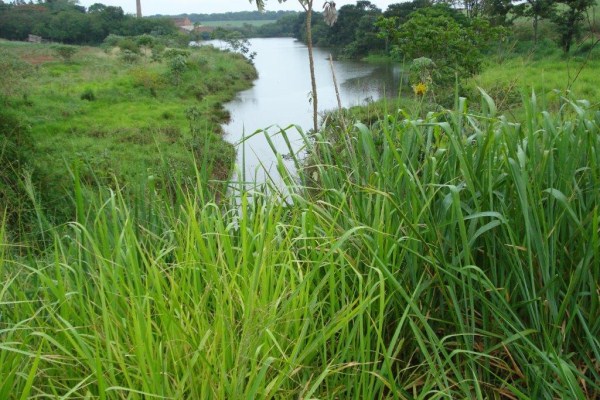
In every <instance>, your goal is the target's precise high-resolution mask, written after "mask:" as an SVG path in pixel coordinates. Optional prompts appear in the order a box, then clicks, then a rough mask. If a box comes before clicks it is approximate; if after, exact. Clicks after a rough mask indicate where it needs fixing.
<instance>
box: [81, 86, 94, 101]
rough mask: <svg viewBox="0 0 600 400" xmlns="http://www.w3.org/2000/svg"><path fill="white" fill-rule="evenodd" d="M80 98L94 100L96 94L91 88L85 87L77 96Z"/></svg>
mask: <svg viewBox="0 0 600 400" xmlns="http://www.w3.org/2000/svg"><path fill="white" fill-rule="evenodd" d="M79 97H80V99H81V100H87V101H94V100H96V95H95V94H94V91H93V90H92V89H89V88H88V89H85V90H84V91H83V93H81V96H79Z"/></svg>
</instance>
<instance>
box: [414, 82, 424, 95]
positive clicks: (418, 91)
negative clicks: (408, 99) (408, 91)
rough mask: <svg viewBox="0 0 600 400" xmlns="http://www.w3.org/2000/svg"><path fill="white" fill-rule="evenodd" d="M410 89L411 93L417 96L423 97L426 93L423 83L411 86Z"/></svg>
mask: <svg viewBox="0 0 600 400" xmlns="http://www.w3.org/2000/svg"><path fill="white" fill-rule="evenodd" d="M412 88H413V92H415V94H416V95H417V96H423V95H424V94H425V93H427V85H426V84H424V83H423V82H419V83H417V84H416V85H413V87H412Z"/></svg>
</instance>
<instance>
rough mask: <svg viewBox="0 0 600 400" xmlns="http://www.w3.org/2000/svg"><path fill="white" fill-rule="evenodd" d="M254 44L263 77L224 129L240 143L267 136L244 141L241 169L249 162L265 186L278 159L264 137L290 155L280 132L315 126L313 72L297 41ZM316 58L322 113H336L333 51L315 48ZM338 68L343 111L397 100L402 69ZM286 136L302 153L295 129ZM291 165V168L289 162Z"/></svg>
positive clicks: (341, 64) (237, 103)
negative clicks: (311, 76)
mask: <svg viewBox="0 0 600 400" xmlns="http://www.w3.org/2000/svg"><path fill="white" fill-rule="evenodd" d="M250 42H251V51H254V52H256V58H255V60H254V63H255V66H256V68H257V70H258V73H259V78H258V79H257V80H256V81H255V82H254V86H253V87H252V88H250V89H248V90H246V91H243V92H241V93H239V94H238V96H237V97H236V98H235V99H234V100H233V101H231V102H229V103H228V104H226V105H225V107H226V108H227V109H228V111H229V112H230V114H231V116H232V119H231V122H230V123H229V124H227V125H225V126H224V129H225V131H226V132H227V137H226V139H227V140H229V141H230V142H232V143H236V144H238V143H241V142H242V139H243V138H244V137H246V136H249V135H251V134H252V133H254V132H256V131H257V130H264V134H263V133H261V134H257V135H254V136H252V138H251V139H248V140H246V141H244V145H245V147H244V146H241V145H239V146H238V164H241V163H242V162H243V163H244V171H245V174H246V176H247V177H252V179H254V178H256V179H258V180H259V181H261V180H264V179H265V173H264V172H263V171H261V169H262V167H263V166H264V167H266V169H267V171H270V172H273V173H274V172H275V169H274V164H275V163H276V160H277V157H276V155H274V154H273V151H272V149H271V146H270V145H269V141H268V140H266V138H265V134H266V135H269V137H271V141H272V144H273V146H274V147H275V148H276V149H277V151H278V152H280V153H282V154H287V153H289V150H288V146H287V142H286V141H285V140H284V138H282V137H281V135H280V134H279V132H280V130H281V128H280V127H289V126H290V125H296V126H298V127H299V128H301V129H310V127H312V105H311V104H310V101H309V100H310V91H311V86H310V71H309V68H308V57H307V54H308V52H307V48H306V46H305V45H304V44H302V43H300V42H298V41H296V40H294V39H289V38H277V39H251V40H250ZM314 56H315V73H316V76H317V88H318V95H319V98H318V100H319V110H320V111H321V112H324V111H326V110H332V109H335V108H337V100H336V95H335V87H334V84H333V79H332V75H331V68H330V64H329V59H328V58H329V52H327V51H326V50H323V49H315V52H314ZM334 69H335V74H336V77H337V81H338V84H339V86H340V88H339V89H340V97H341V100H342V105H343V106H344V107H350V106H354V105H359V104H364V103H366V102H369V101H374V100H377V99H380V98H382V97H384V96H387V97H393V96H395V95H396V94H397V93H398V87H399V84H400V79H401V71H400V68H399V67H398V66H394V65H373V64H367V63H362V62H355V61H334ZM286 132H287V133H288V136H289V141H290V143H291V145H292V148H293V150H294V151H299V150H300V149H302V147H303V146H304V142H303V141H302V140H301V135H300V133H299V132H298V131H297V130H296V128H294V127H291V128H289V129H287V130H286ZM243 149H245V157H244V158H242V151H243ZM287 165H288V166H290V167H292V166H291V163H289V162H288V164H287ZM257 170H258V172H257ZM275 175H277V174H276V173H275Z"/></svg>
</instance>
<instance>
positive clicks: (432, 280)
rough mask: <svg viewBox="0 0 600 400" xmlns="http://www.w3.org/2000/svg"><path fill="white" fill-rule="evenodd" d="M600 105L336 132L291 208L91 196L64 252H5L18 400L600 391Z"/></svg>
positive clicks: (288, 203)
mask: <svg viewBox="0 0 600 400" xmlns="http://www.w3.org/2000/svg"><path fill="white" fill-rule="evenodd" d="M588 106H589V104H586V103H585V102H572V101H569V100H566V99H565V101H564V107H563V108H562V109H561V110H560V111H559V112H558V113H554V114H550V113H547V112H545V111H543V110H541V109H539V108H538V105H537V103H536V100H535V98H534V99H531V100H530V101H528V102H527V116H526V117H525V118H524V119H523V120H521V121H519V123H518V124H517V123H511V122H508V121H507V120H506V119H505V118H504V117H499V116H497V115H496V114H495V109H494V105H493V103H492V102H491V101H489V99H488V100H487V101H484V102H483V103H482V105H481V106H480V107H478V108H479V109H481V110H483V111H482V112H472V111H470V110H469V108H468V105H467V103H466V102H465V101H464V100H461V101H460V102H459V103H458V104H457V106H456V108H455V110H454V111H446V112H442V113H438V114H429V115H427V116H426V117H422V116H421V117H419V116H418V114H415V115H410V114H406V113H403V112H396V111H394V112H391V113H388V114H387V116H386V117H385V118H384V119H382V120H381V121H380V122H379V123H378V124H377V125H376V126H375V127H374V128H372V129H369V128H367V127H366V126H364V125H362V124H356V125H352V127H351V128H348V130H340V129H339V128H335V127H332V128H326V129H324V130H323V131H322V133H321V134H320V135H318V136H317V137H316V141H313V140H311V139H310V138H308V137H307V138H306V145H307V147H308V148H309V152H310V154H311V155H312V157H313V160H314V161H315V162H314V163H313V164H312V165H313V166H309V167H308V168H307V169H303V168H302V167H301V164H300V160H296V161H297V162H298V166H299V167H300V171H301V174H300V181H297V180H295V179H294V178H293V177H292V176H291V175H289V176H288V175H285V173H284V176H286V182H288V188H287V190H288V193H287V194H284V195H277V194H270V195H269V194H264V193H262V192H261V191H257V190H252V191H244V190H242V191H241V192H238V193H237V194H236V196H232V197H231V198H230V199H228V200H226V201H222V200H217V199H215V198H214V197H213V194H212V193H211V192H210V191H209V190H207V189H206V187H207V185H206V181H203V180H202V178H201V175H199V179H200V181H199V182H198V184H197V186H196V189H195V191H193V192H191V193H190V192H189V191H188V192H179V193H178V194H177V196H175V198H174V199H173V198H171V197H167V198H165V197H164V196H163V193H162V192H161V191H160V190H157V191H153V192H151V193H152V196H151V197H146V198H142V199H138V201H136V202H130V201H129V200H127V199H128V197H124V196H123V195H122V194H121V192H120V191H119V190H118V189H117V190H113V191H111V192H108V191H106V192H104V194H103V195H98V196H91V197H85V196H82V194H81V193H80V192H79V189H77V186H75V187H76V189H75V192H74V198H76V199H81V200H80V201H78V202H75V203H74V204H73V207H74V208H75V209H76V210H77V213H76V214H77V215H78V216H80V217H78V219H77V223H76V224H70V225H69V226H67V227H65V228H64V229H60V228H50V229H49V230H48V231H47V232H46V234H47V235H48V236H50V237H51V238H52V242H53V245H52V246H51V247H50V248H49V249H48V251H47V252H46V253H44V254H42V255H38V256H36V257H34V256H33V254H30V255H29V256H28V257H19V256H18V255H17V254H18V253H21V254H23V250H24V249H23V248H16V247H12V246H11V244H10V242H7V240H6V237H5V238H4V240H2V241H0V243H2V245H1V246H0V273H1V274H2V279H3V281H4V285H3V287H2V290H1V291H0V304H2V314H1V319H0V335H1V336H2V342H1V344H0V376H1V377H2V379H0V396H1V397H2V398H14V397H17V396H19V395H20V394H22V395H23V396H24V397H23V398H26V397H28V396H32V397H34V396H35V397H40V396H41V397H44V396H50V397H61V396H64V397H66V398H69V397H87V398H111V399H112V398H114V399H117V398H123V399H124V398H150V397H163V398H164V397H166V398H222V399H230V398H248V399H253V398H264V399H268V398H336V397H339V398H356V399H358V398H389V399H409V398H416V399H432V398H479V399H484V398H486V399H487V398H498V399H499V398H507V399H513V398H519V399H541V398H544V399H550V398H563V399H566V398H569V399H575V398H577V399H593V398H597V397H598V396H599V395H600V387H599V385H598V382H600V375H599V370H600V369H599V367H600V366H599V365H598V362H599V360H600V358H599V357H598V354H599V352H600V344H599V343H598V337H599V335H600V322H599V321H600V318H598V316H599V315H600V314H599V313H600V302H599V298H598V282H600V270H599V269H598V266H599V265H600V253H599V249H600V217H599V212H598V211H599V209H600V208H599V207H600V191H599V190H598V188H599V187H600V177H599V175H598V171H599V170H600V168H599V167H600V159H599V158H598V154H600V140H599V138H600V125H599V123H600V115H599V114H598V112H597V111H596V112H595V111H594V110H593V109H589V108H588ZM347 122H349V121H347ZM325 138H327V140H325ZM282 171H283V170H282ZM147 183H148V184H149V181H147ZM5 228H6V226H5ZM0 232H3V230H2V229H0ZM25 253H27V249H25Z"/></svg>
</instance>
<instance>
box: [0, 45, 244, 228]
mask: <svg viewBox="0 0 600 400" xmlns="http://www.w3.org/2000/svg"><path fill="white" fill-rule="evenodd" d="M154 41H156V39H153V38H152V37H151V36H141V37H139V38H138V39H136V40H134V39H131V38H119V37H109V38H107V40H106V42H105V43H107V44H106V47H105V49H104V50H103V49H101V48H92V47H80V48H78V47H71V49H75V50H76V53H75V54H74V55H73V56H72V59H68V60H64V59H63V58H61V57H60V55H61V54H64V51H63V48H64V47H65V46H59V47H58V48H57V47H56V46H47V45H34V44H24V43H16V42H0V51H1V52H2V60H1V61H0V63H1V64H2V70H3V71H6V74H7V75H6V80H5V81H4V82H3V86H4V88H3V89H4V93H5V94H7V96H4V98H3V100H2V106H3V109H2V112H1V114H2V121H8V120H11V121H12V120H16V121H20V122H19V123H18V124H17V123H14V122H13V123H11V124H12V126H13V127H14V126H20V127H21V128H20V129H18V130H17V129H12V131H13V133H12V134H11V135H12V137H18V138H19V140H20V141H21V142H22V143H23V144H25V143H28V144H30V147H32V146H33V147H34V148H35V150H33V148H32V149H29V150H27V149H26V148H24V147H23V145H22V144H21V145H19V146H16V147H20V148H21V149H20V150H19V151H20V152H21V153H23V152H26V153H27V154H22V157H27V156H28V157H27V158H28V170H29V172H30V173H29V176H30V177H31V179H30V180H31V182H33V186H35V187H36V192H37V193H36V196H41V199H40V201H41V203H42V204H43V208H44V209H46V210H47V211H48V212H47V215H48V216H49V217H50V218H51V219H53V220H54V222H62V221H65V220H68V219H70V218H72V216H73V215H74V214H72V213H71V211H70V208H69V207H68V204H67V203H66V202H65V198H64V193H65V189H66V188H70V187H72V176H71V173H70V171H69V169H73V167H74V166H75V164H78V163H80V162H81V161H82V162H83V163H82V164H81V165H79V166H78V167H77V171H78V176H79V179H80V180H81V181H82V182H84V183H87V184H90V185H87V186H94V185H97V184H100V185H112V184H113V182H114V180H115V179H116V180H117V181H118V182H120V183H121V184H123V185H128V186H129V184H130V183H131V182H136V181H139V180H140V179H142V178H147V177H148V176H152V177H153V178H154V179H155V184H157V185H159V186H169V185H170V184H171V183H170V182H169V178H170V177H172V176H173V174H174V173H175V172H174V171H176V174H178V175H179V176H180V177H182V178H183V179H184V180H185V179H186V177H187V178H190V177H194V176H195V165H196V164H197V163H200V164H202V163H204V164H205V165H210V166H211V168H212V172H211V174H212V175H213V176H214V177H216V178H221V179H224V178H226V177H227V176H229V174H230V171H231V168H232V164H233V162H234V161H235V152H234V149H233V146H232V145H231V144H229V143H227V142H225V141H224V140H223V138H222V130H221V126H220V124H221V123H223V122H226V121H227V120H228V118H229V115H228V113H227V111H226V110H225V109H224V108H223V106H222V104H223V103H224V102H226V101H228V100H230V99H232V98H233V96H234V95H235V93H237V92H238V91H239V90H241V89H245V88H247V87H249V86H250V84H251V81H252V80H253V79H254V78H255V77H256V71H255V70H254V68H253V67H252V65H250V64H249V63H248V62H247V60H246V59H244V58H243V57H242V56H240V55H237V54H233V53H223V52H220V51H217V50H216V49H213V48H210V47H205V48H200V49H190V50H181V49H177V48H171V49H169V48H167V49H165V46H164V45H161V43H155V42H154ZM138 42H140V43H142V45H141V47H140V45H139V43H138ZM113 45H114V46H118V47H114V46H113ZM17 75H18V76H17ZM6 124H7V125H9V123H8V122H7V123H6ZM7 159H9V158H7ZM16 175H21V172H16ZM12 187H15V185H12ZM7 197H8V198H10V197H11V196H7ZM25 197H27V196H25ZM20 202H21V201H18V202H11V203H9V204H11V207H9V212H11V210H10V209H16V206H15V205H13V203H17V204H18V203H20ZM13 228H15V227H13ZM16 228H20V227H16ZM43 229H45V228H43ZM43 229H42V230H43ZM13 230H14V229H13Z"/></svg>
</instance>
